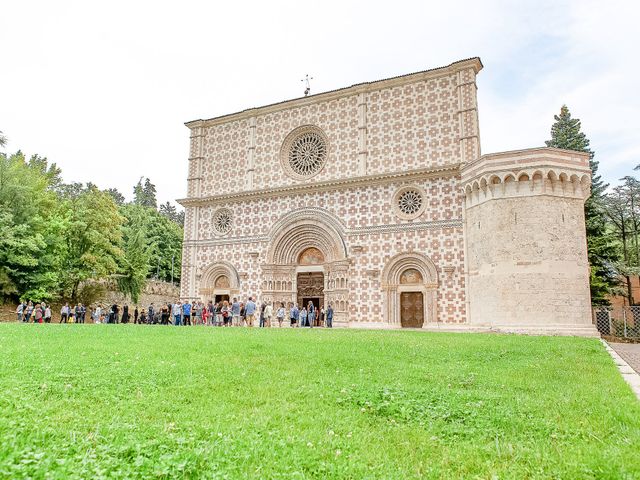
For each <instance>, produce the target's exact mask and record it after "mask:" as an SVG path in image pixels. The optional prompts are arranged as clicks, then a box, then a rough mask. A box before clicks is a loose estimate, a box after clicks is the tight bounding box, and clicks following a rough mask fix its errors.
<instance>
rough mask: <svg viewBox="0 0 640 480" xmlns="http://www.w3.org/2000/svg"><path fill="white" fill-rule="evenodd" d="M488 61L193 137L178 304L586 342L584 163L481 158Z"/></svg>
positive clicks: (285, 106) (216, 121)
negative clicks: (234, 304)
mask: <svg viewBox="0 0 640 480" xmlns="http://www.w3.org/2000/svg"><path fill="white" fill-rule="evenodd" d="M481 69H482V63H481V62H480V59H479V58H471V59H467V60H462V61H458V62H454V63H452V64H451V65H448V66H446V67H441V68H435V69H431V70H425V71H422V72H417V73H412V74H408V75H402V76H399V77H394V78H389V79H385V80H379V81H373V82H367V83H361V84H358V85H353V86H351V87H346V88H342V89H339V90H334V91H330V92H325V93H320V94H317V95H310V96H306V97H302V98H298V99H294V100H290V101H285V102H281V103H277V104H273V105H267V106H263V107H257V108H252V109H249V110H244V111H242V112H238V113H232V114H229V115H225V116H222V117H217V118H211V119H208V120H194V121H191V122H188V123H187V124H186V125H187V127H188V128H189V129H190V131H191V143H190V154H189V173H188V179H187V181H188V196H187V198H185V199H182V200H180V203H181V204H182V205H183V206H184V207H185V209H186V219H185V238H184V252H183V266H182V286H181V297H182V299H183V300H203V301H208V300H214V301H217V300H222V299H226V298H231V297H234V296H237V297H239V298H241V299H246V298H247V297H248V296H249V295H252V296H254V297H257V299H258V301H267V302H271V301H274V302H281V301H282V302H285V304H288V303H289V302H297V303H298V304H302V303H304V304H307V303H308V301H313V302H314V304H315V305H316V306H318V305H324V306H326V305H328V304H329V303H331V304H332V305H333V307H334V311H335V319H334V325H335V326H352V327H377V328H400V327H414V328H425V329H437V328H439V329H447V330H456V329H459V330H462V329H470V330H483V329H495V330H502V331H522V332H534V333H567V334H586V335H589V334H592V333H593V332H595V329H594V328H593V327H592V325H591V316H590V298H589V265H588V262H587V256H586V238H585V227H584V213H583V204H584V201H585V199H586V198H587V197H588V195H589V188H590V170H589V158H588V155H587V154H583V153H578V152H573V151H565V150H558V149H553V148H533V149H526V150H518V151H512V152H502V153H494V154H488V155H481V153H480V138H479V126H478V108H477V101H476V75H477V74H478V72H479V71H480V70H481Z"/></svg>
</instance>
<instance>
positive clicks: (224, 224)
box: [213, 208, 232, 235]
mask: <svg viewBox="0 0 640 480" xmlns="http://www.w3.org/2000/svg"><path fill="white" fill-rule="evenodd" d="M231 225H232V216H231V211H230V210H227V209H226V208H221V209H220V210H217V211H216V212H215V213H214V214H213V229H214V231H215V232H216V233H217V234H218V235H226V234H227V233H229V232H230V231H231Z"/></svg>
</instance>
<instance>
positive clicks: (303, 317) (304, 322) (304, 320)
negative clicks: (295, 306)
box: [300, 307, 308, 327]
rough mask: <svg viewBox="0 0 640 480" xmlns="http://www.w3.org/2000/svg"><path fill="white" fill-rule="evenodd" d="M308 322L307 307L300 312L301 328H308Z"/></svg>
mask: <svg viewBox="0 0 640 480" xmlns="http://www.w3.org/2000/svg"><path fill="white" fill-rule="evenodd" d="M307 322H308V313H307V309H306V308H305V307H302V310H300V326H301V327H306V326H307Z"/></svg>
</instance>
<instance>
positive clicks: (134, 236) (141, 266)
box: [117, 205, 152, 303]
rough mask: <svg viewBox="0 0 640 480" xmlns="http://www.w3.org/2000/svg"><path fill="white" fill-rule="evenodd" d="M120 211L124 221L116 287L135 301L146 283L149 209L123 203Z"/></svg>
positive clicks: (147, 272)
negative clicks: (121, 252) (121, 253)
mask: <svg viewBox="0 0 640 480" xmlns="http://www.w3.org/2000/svg"><path fill="white" fill-rule="evenodd" d="M120 211H121V213H122V214H123V216H124V217H125V218H126V222H125V223H124V224H123V225H122V234H123V248H124V254H123V255H122V256H121V257H120V258H119V260H118V264H119V268H118V280H117V283H118V289H119V290H120V291H121V292H122V293H124V294H125V295H128V296H129V297H131V301H132V302H133V303H137V302H138V298H139V297H140V293H142V291H143V290H144V287H145V284H146V280H147V275H148V274H149V261H150V258H151V254H152V249H151V245H150V244H149V240H148V238H147V235H146V231H147V225H148V222H149V210H148V209H147V208H145V207H142V206H140V205H125V206H123V207H122V208H121V210H120Z"/></svg>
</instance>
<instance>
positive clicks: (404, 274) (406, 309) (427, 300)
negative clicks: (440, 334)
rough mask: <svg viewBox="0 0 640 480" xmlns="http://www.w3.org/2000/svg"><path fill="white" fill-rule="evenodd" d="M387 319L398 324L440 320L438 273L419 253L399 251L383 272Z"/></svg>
mask: <svg viewBox="0 0 640 480" xmlns="http://www.w3.org/2000/svg"><path fill="white" fill-rule="evenodd" d="M382 282H383V284H382V289H383V291H384V292H385V320H386V321H387V322H389V323H390V324H392V325H393V326H397V327H413V328H421V327H422V326H424V325H425V324H426V323H432V322H436V321H437V305H436V302H437V290H438V274H437V271H436V267H435V265H434V263H433V262H432V261H431V259H430V258H428V257H426V256H424V255H421V254H419V253H403V254H400V255H396V256H395V257H393V258H392V259H391V260H389V262H387V265H386V267H385V268H384V271H383V273H382Z"/></svg>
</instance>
